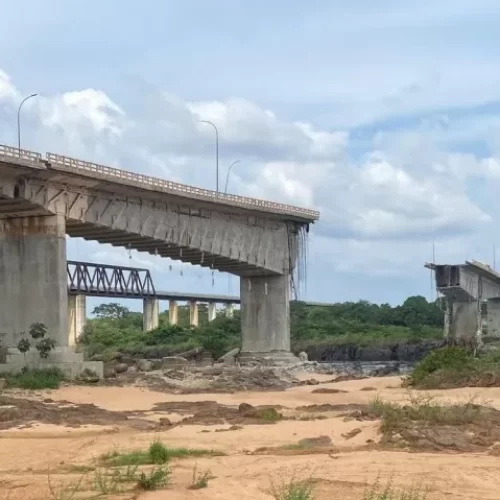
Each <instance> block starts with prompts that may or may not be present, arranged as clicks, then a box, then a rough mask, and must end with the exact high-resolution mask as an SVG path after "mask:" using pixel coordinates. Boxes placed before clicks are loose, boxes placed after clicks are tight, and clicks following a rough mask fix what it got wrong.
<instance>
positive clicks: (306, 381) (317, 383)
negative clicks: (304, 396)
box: [303, 378, 319, 385]
mask: <svg viewBox="0 0 500 500" xmlns="http://www.w3.org/2000/svg"><path fill="white" fill-rule="evenodd" d="M303 384H304V385H319V381H318V380H316V379H314V378H310V379H308V380H304V382H303Z"/></svg>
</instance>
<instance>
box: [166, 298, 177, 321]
mask: <svg viewBox="0 0 500 500" xmlns="http://www.w3.org/2000/svg"><path fill="white" fill-rule="evenodd" d="M168 322H169V323H170V324H171V325H177V324H178V323H179V309H178V306H177V301H176V300H170V301H169V303H168Z"/></svg>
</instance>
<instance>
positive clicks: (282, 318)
mask: <svg viewBox="0 0 500 500" xmlns="http://www.w3.org/2000/svg"><path fill="white" fill-rule="evenodd" d="M318 218H319V213H318V212H316V211H314V210H308V209H304V208H298V207H293V206H290V205H285V204H280V203H275V202H270V201H264V200H258V199H254V198H247V197H242V196H235V195H226V194H221V193H216V192H213V191H209V190H206V189H200V188H197V187H193V186H186V185H183V184H178V183H174V182H170V181H166V180H162V179H157V178H154V177H150V176H147V175H142V174H136V173H132V172H128V171H125V170H120V169H117V168H111V167H107V166H103V165H97V164H94V163H89V162H85V161H82V160H78V159H74V158H68V157H65V156H61V155H57V154H53V153H47V154H46V156H45V157H42V155H41V154H40V153H36V152H32V151H27V150H20V149H16V148H12V147H9V146H1V145H0V283H1V284H2V286H4V287H5V290H8V293H3V294H2V300H1V301H0V331H1V332H7V336H6V338H5V342H6V344H7V346H12V345H15V343H16V334H17V333H19V332H21V331H26V330H27V329H28V328H29V325H30V324H31V323H34V322H42V323H44V324H45V325H46V326H47V328H48V329H49V331H51V332H52V335H53V336H54V337H55V340H56V341H57V343H58V344H59V345H60V346H68V345H69V342H70V338H69V336H68V300H67V295H68V289H67V283H66V272H67V269H66V268H67V262H66V235H69V236H71V237H82V238H85V239H87V240H94V241H98V242H100V243H106V244H111V245H113V246H121V247H125V248H128V249H136V250H138V251H142V252H149V253H151V254H154V255H159V256H162V257H169V258H172V259H177V260H181V261H183V262H190V263H191V264H195V265H200V266H203V267H208V268H210V269H217V270H219V271H222V272H228V273H232V274H235V275H238V276H240V298H241V305H242V313H241V318H242V350H243V352H245V353H249V354H250V355H254V354H255V355H258V354H269V353H282V354H283V355H286V354H287V353H289V352H290V328H289V321H290V317H289V291H290V282H291V280H292V278H293V276H294V271H295V269H296V264H297V261H298V260H299V259H300V258H301V257H302V255H301V251H302V250H303V249H304V247H305V242H306V237H307V233H308V231H309V227H310V224H311V223H314V222H315V221H317V220H318ZM24 304H29V307H28V308H26V307H22V305H24Z"/></svg>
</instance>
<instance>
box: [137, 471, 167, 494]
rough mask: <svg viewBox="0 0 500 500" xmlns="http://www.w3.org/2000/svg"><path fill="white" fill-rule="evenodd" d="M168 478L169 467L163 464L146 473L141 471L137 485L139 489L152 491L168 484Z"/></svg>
mask: <svg viewBox="0 0 500 500" xmlns="http://www.w3.org/2000/svg"><path fill="white" fill-rule="evenodd" d="M169 480H170V469H169V468H168V467H167V466H166V465H164V466H162V467H157V468H155V469H153V470H151V471H149V472H148V473H146V472H141V475H140V476H139V480H138V481H137V487H138V488H139V489H140V490H145V491H154V490H159V489H161V488H165V487H166V486H168V482H169Z"/></svg>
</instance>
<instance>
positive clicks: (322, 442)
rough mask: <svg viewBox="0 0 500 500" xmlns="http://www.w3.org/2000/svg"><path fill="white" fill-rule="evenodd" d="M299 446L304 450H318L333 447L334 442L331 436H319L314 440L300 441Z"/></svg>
mask: <svg viewBox="0 0 500 500" xmlns="http://www.w3.org/2000/svg"><path fill="white" fill-rule="evenodd" d="M299 445H300V446H303V447H304V448H317V447H323V446H331V445H332V440H331V438H330V437H329V436H318V437H313V438H305V439H301V440H300V441H299Z"/></svg>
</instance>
